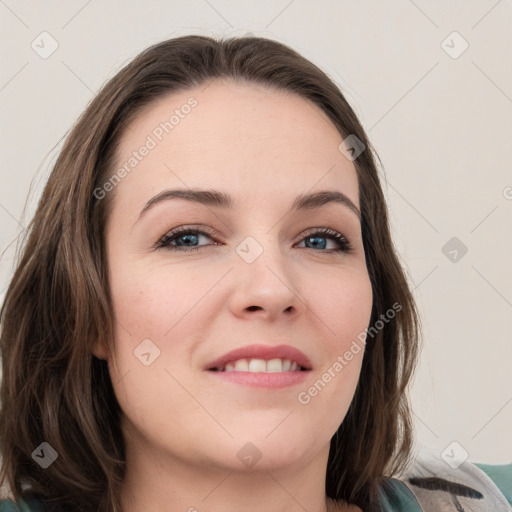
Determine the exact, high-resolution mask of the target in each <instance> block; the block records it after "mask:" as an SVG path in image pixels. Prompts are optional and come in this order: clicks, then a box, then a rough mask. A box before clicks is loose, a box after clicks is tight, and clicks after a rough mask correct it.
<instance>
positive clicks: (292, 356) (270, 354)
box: [204, 345, 312, 371]
mask: <svg viewBox="0 0 512 512" xmlns="http://www.w3.org/2000/svg"><path fill="white" fill-rule="evenodd" d="M238 359H265V360H267V361H270V360H271V359H289V360H290V361H296V362H297V364H298V365H299V366H301V367H302V368H304V369H305V370H311V369H312V365H311V361H310V360H309V359H308V357H307V356H306V355H305V354H304V353H303V352H301V351H300V350H298V349H296V348H294V347H292V346H291V345H277V346H269V345H248V346H246V347H240V348H237V349H235V350H232V351H231V352H227V353H226V354H224V355H223V356H221V357H219V358H218V359H215V360H214V361H211V362H210V363H208V364H207V365H206V366H205V367H204V370H212V371H213V370H215V369H217V368H223V367H225V366H226V364H227V363H230V362H233V361H237V360H238Z"/></svg>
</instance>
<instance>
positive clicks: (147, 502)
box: [121, 439, 358, 512]
mask: <svg viewBox="0 0 512 512" xmlns="http://www.w3.org/2000/svg"><path fill="white" fill-rule="evenodd" d="M328 450H329V446H326V447H324V449H322V450H321V452H319V453H318V454H317V456H316V457H314V458H312V459H310V460H309V461H306V462H304V461H302V463H299V462H296V463H293V464H291V465H290V466H289V467H286V468H283V467H282V466H279V467H272V465H271V464H270V463H269V462H267V464H266V465H264V464H263V460H261V461H260V462H258V463H257V464H256V465H255V466H254V467H252V468H246V467H244V466H243V465H242V464H240V463H239V464H235V463H232V464H229V465H228V464H226V465H223V466H221V465H219V464H216V463H215V462H213V461H211V460H202V461H196V462H195V463H192V462H191V461H188V460H181V459H177V458H175V457H172V456H171V455H170V454H169V453H165V451H164V450H162V449H160V450H159V449H156V448H155V447H153V448H151V447H149V446H147V445H143V444H142V443H140V440H139V442H138V443H136V444H132V443H130V441H129V439H128V440H127V442H126V464H127V465H126V468H127V470H126V475H125V479H124V481H123V484H122V489H121V503H122V512H139V511H141V510H151V511H152V512H185V511H186V512H199V511H201V510H208V512H225V510H226V509H230V510H237V512H268V511H269V510H271V511H272V512H304V510H307V511H308V512H334V511H338V510H339V511H342V510H343V511H352V510H358V509H357V508H352V507H347V505H346V504H341V503H337V502H334V501H332V500H330V499H328V498H327V497H326V496H325V477H326V467H327V457H328ZM237 462H239V461H238V460H237ZM258 466H259V469H258Z"/></svg>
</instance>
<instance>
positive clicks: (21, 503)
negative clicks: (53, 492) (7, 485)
mask: <svg viewBox="0 0 512 512" xmlns="http://www.w3.org/2000/svg"><path fill="white" fill-rule="evenodd" d="M0 512H44V504H43V502H42V501H41V500H38V499H36V498H25V499H19V500H17V501H15V500H14V499H13V498H2V499H0Z"/></svg>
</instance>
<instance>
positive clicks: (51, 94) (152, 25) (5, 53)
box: [0, 0, 512, 463]
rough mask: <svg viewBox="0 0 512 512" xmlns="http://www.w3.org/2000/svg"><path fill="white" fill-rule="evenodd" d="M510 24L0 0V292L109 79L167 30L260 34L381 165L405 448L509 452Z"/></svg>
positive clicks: (510, 455)
mask: <svg viewBox="0 0 512 512" xmlns="http://www.w3.org/2000/svg"><path fill="white" fill-rule="evenodd" d="M511 26H512V2H511V1H510V0H508V1H501V2H496V1H495V0H489V1H472V2H469V1H462V0H461V1H451V2H446V1H442V0H436V1H428V2H427V1H419V0H417V1H415V2H413V1H409V0H402V1H389V2H382V1H378V0H372V1H366V2H358V1H334V0H333V1H328V0H322V1H315V2H312V1H310V2H307V1H300V0H294V1H290V0H282V1H269V0H266V1H261V0H260V1H238V2H237V1H234V0H209V2H206V1H203V0H193V1H184V0H179V1H172V2H168V1H154V0H153V1H148V2H144V3H143V2H133V1H102V2H99V1H90V2H87V1H86V0H83V1H70V0H68V1H47V2H44V3H43V2H37V1H35V0H34V1H17V2H14V1H12V0H11V1H7V0H6V1H5V2H1V3H0V40H1V43H2V44H1V46H0V69H1V75H0V76H1V78H0V109H1V116H0V134H1V135H0V150H1V165H0V172H1V188H0V225H1V233H0V252H2V259H1V262H0V264H1V269H0V294H1V295H0V299H3V297H4V294H5V288H6V286H7V283H8V280H9V277H10V276H11V274H12V264H13V261H14V260H13V258H14V253H15V251H14V249H15V247H16V242H15V239H16V236H17V235H18V234H19V233H20V231H21V230H22V229H23V228H24V226H26V225H27V222H28V220H29V218H30V217H31V215H32V213H33V211H34V208H35V204H36V201H37V199H38V197H39V194H40V192H41V190H42V185H43V184H44V181H45V179H46V177H47V174H48V171H49V169H50V164H51V161H52V158H54V157H55V153H56V151H58V149H59V147H60V146H59V141H61V139H62V138H63V136H64V135H65V134H66V132H67V131H68V130H69V128H70V127H71V125H72V124H73V123H74V121H75V120H76V118H77V117H78V115H79V114H80V113H81V112H82V111H83V109H84V108H85V106H86V105H87V103H88V102H89V101H90V100H91V99H92V97H93V96H94V94H95V92H96V91H98V89H99V88H100V87H101V85H102V84H103V83H104V82H105V81H106V80H107V79H108V78H110V77H111V76H112V75H113V74H115V72H116V71H118V70H119V69H120V68H121V67H122V65H123V64H124V63H125V62H126V61H127V60H130V59H132V58H133V57H134V56H135V55H136V54H137V53H139V52H140V51H141V50H143V49H144V48H146V47H147V46H149V45H151V44H153V43H156V42H158V41H161V40H163V39H166V38H168V37H173V36H178V35H185V34H191V33H194V34H204V35H210V36H221V35H224V36H228V35H242V34H245V33H247V32H252V33H253V34H254V35H261V36H266V37H270V38H273V39H276V40H279V41H281V42H284V43H286V44H288V45H290V46H292V47H293V48H295V49H296V50H298V51H299V52H300V53H302V54H303V55H304V56H305V57H307V58H309V59H310V60H312V61H313V62H315V63H316V64H317V65H319V66H320V67H321V68H322V69H323V70H324V71H326V72H327V73H328V74H329V75H330V76H331V77H332V78H333V79H334V80H335V81H336V82H337V83H338V85H340V86H341V88H342V90H343V91H344V93H345V95H346V97H347V99H348V100H349V102H350V103H351V105H352V106H353V107H354V109H355V111H356V113H357V114H358V116H359V117H360V120H361V122H362V124H363V126H364V128H365V129H366V131H367V133H368V135H369V137H370V140H371V141H372V142H373V144H374V146H375V147H376V150H377V152H378V154H379V156H380V158H381V160H382V163H383V174H384V175H385V179H384V181H383V187H384V191H385V194H386V197H387V201H388V205H389V209H390V216H391V222H392V225H393V236H394V238H395V242H396V245H397V248H398V250H399V252H400V255H401V258H402V260H403V263H404V266H405V267H406V271H407V273H408V275H409V278H410V282H411V287H412V288H413V290H414V295H415V297H416V299H417V301H418V306H419V309H420V312H421V315H422V321H423V329H424V349H423V352H422V355H421V360H420V364H419V367H418V370H417V373H416V378H415V382H414V385H413V387H412V393H411V396H412V401H413V407H414V418H415V422H416V436H417V443H418V448H419V447H421V446H424V447H427V448H428V449H429V451H433V452H434V453H435V454H437V455H438V456H440V457H441V456H442V453H443V450H445V448H446V447H447V446H450V445H451V443H452V442H454V441H455V442H457V443H458V444H457V445H451V446H450V448H449V449H448V451H445V452H444V454H445V456H446V453H450V454H453V453H454V454H455V456H462V455H464V452H463V451H462V450H465V451H466V452H467V454H468V457H469V458H470V460H473V461H479V462H489V463H506V462H510V461H511V460H512V441H511V432H512V371H511V361H512V357H511V356H512V335H511V334H510V331H509V330H508V323H509V320H510V318H511V313H512V272H511V270H510V262H511V255H512V240H511V233H512V230H511V220H512V172H511V164H510V162H511V161H512V144H511V142H510V141H511V140H512V122H511V120H512V67H511V65H510V63H511V62H512V31H511V30H510V27H511ZM43 31H46V32H48V33H49V34H51V36H52V38H54V39H55V40H56V42H57V43H58V48H57V49H56V51H55V52H54V53H53V54H52V55H50V56H49V57H48V58H42V57H41V56H40V55H39V54H38V53H36V51H34V50H33V49H32V47H31V44H32V43H33V41H35V43H34V45H35V44H38V45H39V48H40V49H41V51H42V50H43V47H44V48H46V49H47V50H48V49H49V48H50V40H49V39H48V36H40V34H41V33H42V32H43ZM454 31H456V32H458V34H459V35H453V34H452V33H453V32H454ZM41 38H46V39H44V40H42V39H41ZM41 41H42V42H41ZM443 41H444V42H443ZM464 41H465V42H464ZM466 44H468V45H469V46H468V48H467V49H466V50H465V51H464V52H463V53H461V54H460V55H459V53H460V52H461V50H462V49H463V48H464V47H465V45H466ZM31 184H32V192H31V196H30V198H29V200H28V203H27V207H26V216H25V217H24V218H22V212H23V208H24V206H25V201H26V200H27V196H28V194H29V188H30V186H31ZM453 237H456V240H454V241H453V240H452V242H450V243H451V244H454V245H448V246H446V244H447V243H448V242H449V241H450V240H451V239H452V238H453ZM462 244H464V246H466V248H467V253H466V254H464V255H462V251H461V247H462ZM454 250H455V251H457V259H456V261H453V258H454V257H455V253H454V252H453V251H454ZM452 448H454V452H450V450H451V449H452Z"/></svg>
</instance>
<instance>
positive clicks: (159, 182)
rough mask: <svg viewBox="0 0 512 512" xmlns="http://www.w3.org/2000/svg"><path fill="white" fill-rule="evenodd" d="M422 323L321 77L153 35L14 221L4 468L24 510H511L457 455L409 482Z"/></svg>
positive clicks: (376, 199)
mask: <svg viewBox="0 0 512 512" xmlns="http://www.w3.org/2000/svg"><path fill="white" fill-rule="evenodd" d="M201 242H202V243H201ZM419 331H420V329H419V319H418V315H417V310H416V306H415V304H414V300H413V297H412V294H411V292H410V290H409V288H408V285H407V281H406V277H405V274H404V271H403V269H402V268H401V266H400V263H399V259H398V257H397V254H396V251H395V249H394V246H393V243H392V240H391V237H390V231H389V226H388V219H387V210H386V205H385V201H384V197H383V194H382V190H381V187H380V183H379V177H378V172H377V167H376V164H375V161H374V157H373V154H372V148H371V145H370V143H369V141H368V139H367V137H366V135H365V133H364V131H363V129H362V127H361V125H360V123H359V122H358V120H357V118H356V116H355V114H354V112H353V110H352V109H351V107H350V106H349V105H348V103H347V102H346V100H345V98H344V97H343V95H342V94H341V92H340V91H339V89H338V88H337V87H336V86H335V85H334V84H333V83H332V81H331V80H330V79H329V78H328V77H327V76H326V75H325V74H324V73H323V72H322V71H320V70H319V69H318V68H317V67H316V66H314V65H313V64H311V63H310V62H308V61H307V60H305V59H304V58H303V57H301V56H300V55H298V54H297V53H296V52H294V51H293V50H291V49H290V48H288V47H286V46H284V45H282V44H279V43H277V42H275V41H271V40H266V39H262V38H235V39H231V40H226V41H216V40H214V39H210V38H207V37H199V36H187V37H181V38H177V39H173V40H169V41H165V42H163V43H160V44H157V45H155V46H153V47H151V48H149V49H147V50H145V51H144V52H142V53H141V54H140V55H139V56H138V57H137V58H136V59H135V60H134V61H133V62H131V63H130V64H128V65H127V66H126V67H125V68H124V69H122V70H121V71H120V72H119V73H118V74H117V75H116V76H115V77H114V78H113V79H111V80H110V81H109V82H108V83H107V84H106V85H105V86H104V88H103V89H102V90H101V91H100V93H99V94H98V95H97V97H96V98H95V99H94V100H93V101H92V102H91V104H90V105H89V106H88V108H87V109H86V111H85V112H84V114H83V115H82V117H81V118H80V119H79V121H78V122H77V124H76V125H75V127H74V128H73V130H72V131H71V133H70V135H69V136H68V139H67V141H66V144H65V146H64V148H63V150H62V152H61V154H60V156H59V159H58V161H57V162H56V165H55V167H54V169H53V172H52V174H51V176H50V179H49V181H48V183H47V185H46V188H45V190H44V192H43V195H42V198H41V201H40V203H39V206H38V209H37V212H36V215H35V217H34V220H33V222H32V224H31V226H30V235H29V237H28V240H27V243H26V246H25V249H24V252H23V255H22V257H21V261H20V263H19V265H18V268H17V269H16V272H15V274H14V277H13V279H12V282H11V284H10V287H9V289H8V291H7V294H6V298H5V303H4V305H3V309H2V333H1V350H2V354H3V381H2V388H1V401H2V413H1V419H0V437H1V443H2V444H1V454H2V457H3V472H2V476H3V477H5V478H6V479H7V482H8V484H9V486H10V488H11V489H12V493H13V496H12V498H13V499H14V500H17V501H18V504H19V505H20V507H21V509H22V510H81V511H104V512H107V511H108V512H111V511H112V512H121V511H122V512H134V511H140V510H153V511H164V510H165V511H172V512H174V511H178V510H180V511H181V510H188V511H195V510H208V511H217V510H226V509H234V508H236V509H237V510H247V511H248V510H250V511H251V512H254V511H260V510H261V511H268V510H276V511H277V510H279V511H281V510H282V511H285V510H286V511H295V510H297V511H298V510H308V511H312V512H313V511H315V512H316V511H318V512H320V511H322V512H326V511H335V510H347V511H358V510H364V511H365V512H367V511H380V510H422V508H420V507H421V506H423V505H422V504H421V503H420V502H422V501H424V502H429V503H430V502H432V503H434V502H435V499H437V497H439V498H440V499H445V498H446V497H448V498H449V500H451V501H450V503H452V505H451V506H453V507H455V508H453V510H463V508H461V507H464V506H465V504H464V500H473V501H475V502H477V501H481V502H482V503H484V501H485V504H486V505H489V503H492V505H493V506H497V507H507V508H502V509H503V510H507V509H508V505H507V504H506V500H505V498H504V496H503V495H501V494H497V493H496V492H495V491H496V489H497V488H496V486H495V485H494V484H493V483H492V482H491V481H490V480H489V481H488V480H485V478H487V477H485V474H484V473H483V472H482V471H481V470H479V469H478V468H477V467H476V466H474V465H468V463H466V466H464V467H470V469H469V470H467V471H464V470H462V469H461V470H460V471H459V472H458V473H457V475H459V476H460V480H461V481H460V482H457V481H455V482H454V481H451V480H447V479H445V478H441V477H440V476H442V475H441V471H437V474H435V475H433V476H430V475H428V474H427V473H426V472H423V473H421V471H420V470H417V469H414V471H420V473H421V474H419V473H418V474H416V476H414V475H413V476H412V478H413V480H412V481H411V478H409V479H407V478H405V477H403V475H405V474H406V473H405V472H404V470H405V469H406V468H408V467H409V466H408V463H409V462H410V458H411V457H410V452H411V445H412V435H411V418H410V411H409V406H408V399H407V395H406V390H407V385H408V383H409V380H410V378H411V375H412V372H413V369H414V363H415V360H416V356H417V352H418V340H419ZM461 468H462V466H461ZM510 468H511V467H508V468H504V469H503V471H508V472H509V473H504V472H502V474H500V475H501V476H500V478H501V477H503V475H504V476H505V477H508V476H509V475H510ZM491 469H492V470H493V471H495V470H496V468H491ZM428 470H429V468H428V467H427V468H426V469H425V471H427V472H428ZM468 471H469V473H471V471H473V472H474V471H478V473H477V476H478V477H479V478H480V480H479V484H480V486H479V489H474V488H473V487H472V486H470V485H466V484H464V483H463V482H462V480H464V478H466V477H467V475H468V474H469V473H468ZM490 472H491V471H490V470H489V473H490ZM507 475H508V476H507ZM393 476H395V477H396V478H392V477H393ZM400 478H401V479H400ZM414 478H416V480H414ZM497 480H498V478H497ZM466 483H468V482H466ZM443 486H444V487H443ZM454 486H455V487H454ZM457 486H458V487H457ZM487 489H491V490H492V491H493V492H494V494H493V492H490V491H489V492H487ZM424 491H426V492H427V498H426V499H424V498H423V497H422V496H423V494H422V493H423V492H424ZM505 492H506V491H505ZM471 493H472V494H471ZM475 493H478V494H475ZM479 494H481V495H482V498H479V497H478V495H479ZM484 497H485V500H484ZM489 500H494V501H489ZM473 501H471V503H470V506H472V507H473V508H472V509H468V510H475V508H474V503H473ZM496 504H497V505H496ZM11 505H12V501H9V500H5V501H4V502H3V504H2V505H1V506H0V510H3V509H2V508H1V507H4V508H5V507H8V506H11ZM457 507H459V508H457ZM5 510H9V509H8V508H5ZM424 510H426V509H425V508H424ZM446 510H450V509H448V508H447V509H446ZM496 510H499V508H496Z"/></svg>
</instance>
